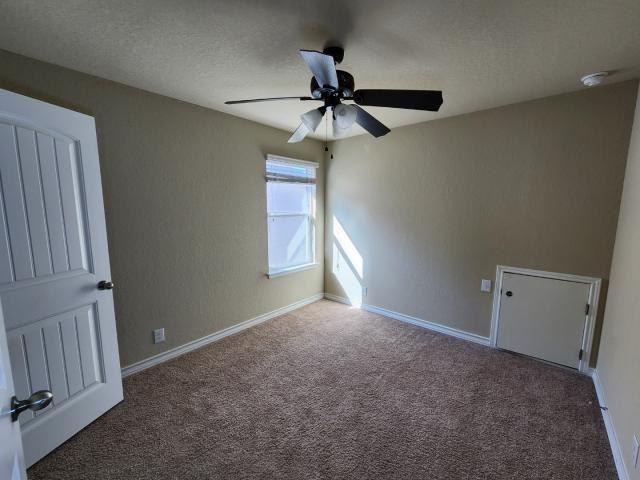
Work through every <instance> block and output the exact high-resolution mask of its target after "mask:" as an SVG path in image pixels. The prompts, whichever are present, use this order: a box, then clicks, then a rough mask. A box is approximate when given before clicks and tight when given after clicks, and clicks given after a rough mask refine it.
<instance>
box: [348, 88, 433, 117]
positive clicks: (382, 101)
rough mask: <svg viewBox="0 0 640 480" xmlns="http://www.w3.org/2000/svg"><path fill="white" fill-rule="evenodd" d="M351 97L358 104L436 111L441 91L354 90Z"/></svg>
mask: <svg viewBox="0 0 640 480" xmlns="http://www.w3.org/2000/svg"><path fill="white" fill-rule="evenodd" d="M353 99H354V100H355V102H356V103H357V104H358V105H369V106H371V107H391V108H408V109H411V110H428V111H430V112H437V111H438V110H439V109H440V105H442V92H441V91H440V90H356V91H355V92H354V94H353Z"/></svg>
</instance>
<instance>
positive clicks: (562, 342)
mask: <svg viewBox="0 0 640 480" xmlns="http://www.w3.org/2000/svg"><path fill="white" fill-rule="evenodd" d="M589 291H590V285H589V284H587V283H579V282H571V281H566V280H557V279H553V278H545V277H536V276H529V275H521V274H515V273H504V274H503V277H502V292H501V299H500V317H499V321H498V332H497V346H498V347H499V348H503V349H505V350H511V351H514V352H518V353H523V354H525V355H530V356H532V357H537V358H541V359H543V360H547V361H549V362H554V363H558V364H560V365H566V366H568V367H572V368H578V367H579V364H580V358H581V349H582V345H583V337H584V332H585V324H586V317H587V312H586V306H587V304H588V303H589Z"/></svg>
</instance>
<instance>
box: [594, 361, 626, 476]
mask: <svg viewBox="0 0 640 480" xmlns="http://www.w3.org/2000/svg"><path fill="white" fill-rule="evenodd" d="M591 378H593V385H594V386H595V388H596V395H597V396H598V402H599V403H600V406H602V407H606V406H607V399H606V397H605V395H604V389H603V387H602V383H601V382H600V377H599V376H598V370H597V369H594V370H593V372H592V375H591ZM602 419H603V420H604V426H605V428H606V429H607V436H608V437H609V444H610V445H611V452H612V453H613V461H614V462H615V464H616V470H617V471H618V478H619V479H620V480H628V479H629V478H630V477H629V473H628V472H627V467H626V466H625V464H624V459H623V457H622V448H620V442H619V441H618V436H617V435H616V431H615V429H614V427H613V421H612V420H611V413H610V412H609V410H602Z"/></svg>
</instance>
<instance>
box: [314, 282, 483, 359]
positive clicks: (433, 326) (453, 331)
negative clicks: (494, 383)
mask: <svg viewBox="0 0 640 480" xmlns="http://www.w3.org/2000/svg"><path fill="white" fill-rule="evenodd" d="M324 298H326V299H327V300H333V301H334V302H340V303H345V304H347V305H354V304H353V303H352V302H351V301H349V299H347V298H344V297H340V296H338V295H333V294H331V293H325V294H324ZM354 306H359V307H360V308H362V309H363V310H366V311H368V312H372V313H377V314H378V315H383V316H385V317H389V318H393V319H395V320H400V321H401V322H405V323H410V324H411V325H416V326H418V327H422V328H426V329H428V330H433V331H434V332H439V333H443V334H445V335H449V336H452V337H456V338H461V339H463V340H467V341H469V342H474V343H479V344H480V345H485V346H489V345H490V341H489V338H488V337H483V336H482V335H476V334H475V333H470V332H465V331H464V330H458V329H457V328H453V327H447V326H446V325H442V324H439V323H435V322H429V321H428V320H423V319H421V318H416V317H411V316H409V315H405V314H404V313H399V312H394V311H393V310H387V309H386V308H381V307H376V306H375V305H369V304H367V303H363V304H362V305H354Z"/></svg>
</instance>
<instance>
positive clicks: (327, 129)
mask: <svg viewBox="0 0 640 480" xmlns="http://www.w3.org/2000/svg"><path fill="white" fill-rule="evenodd" d="M328 131H329V117H328V116H327V115H325V116H324V151H325V152H328V151H329V147H328V146H327V136H328V135H329V134H328V133H327V132H328Z"/></svg>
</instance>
